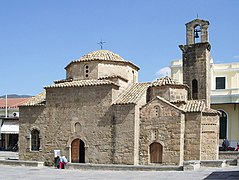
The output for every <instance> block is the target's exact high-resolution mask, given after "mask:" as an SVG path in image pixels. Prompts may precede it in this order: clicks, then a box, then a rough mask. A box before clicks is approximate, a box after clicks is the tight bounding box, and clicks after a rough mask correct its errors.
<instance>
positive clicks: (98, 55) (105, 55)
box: [65, 50, 139, 70]
mask: <svg viewBox="0 0 239 180" xmlns="http://www.w3.org/2000/svg"><path fill="white" fill-rule="evenodd" d="M84 61H109V62H124V63H126V64H131V65H133V66H134V67H135V68H136V69H138V70H139V67H137V66H136V65H135V64H133V63H132V62H130V61H127V60H124V59H123V58H122V57H121V56H120V55H118V54H116V53H114V52H112V51H109V50H96V51H93V52H90V53H88V54H86V55H84V56H82V57H81V58H80V59H77V60H73V61H71V62H70V63H69V64H68V65H67V66H66V67H65V68H67V67H68V66H69V65H71V64H72V63H76V62H84Z"/></svg>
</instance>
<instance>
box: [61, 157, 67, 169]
mask: <svg viewBox="0 0 239 180" xmlns="http://www.w3.org/2000/svg"><path fill="white" fill-rule="evenodd" d="M66 163H68V160H67V159H66V157H65V156H61V157H60V163H59V169H64V168H65V164H66Z"/></svg>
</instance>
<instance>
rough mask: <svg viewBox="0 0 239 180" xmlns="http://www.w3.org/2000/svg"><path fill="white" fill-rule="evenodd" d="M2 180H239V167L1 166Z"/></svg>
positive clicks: (0, 175) (0, 176)
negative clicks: (84, 168)
mask: <svg viewBox="0 0 239 180" xmlns="http://www.w3.org/2000/svg"><path fill="white" fill-rule="evenodd" d="M0 179H4V180H15V179H24V180H25V179H27V180H31V179H34V180H38V179H41V180H42V179H74V180H76V179H90V180H91V179H98V180H105V179H108V180H111V179H116V180H117V179H118V180H119V179H130V180H131V179H133V180H134V179H135V180H136V179H137V180H141V179H142V180H147V179H150V180H154V179H155V180H156V179H174V180H175V179H186V180H187V179H190V180H191V179H195V180H197V179H239V167H237V166H234V167H232V166H231V167H227V168H204V169H200V170H197V171H102V170H98V171H92V170H87V171H80V170H70V169H55V168H53V167H42V168H35V167H24V166H3V165H0Z"/></svg>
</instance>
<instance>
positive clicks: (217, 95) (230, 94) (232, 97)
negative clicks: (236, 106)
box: [211, 88, 239, 104]
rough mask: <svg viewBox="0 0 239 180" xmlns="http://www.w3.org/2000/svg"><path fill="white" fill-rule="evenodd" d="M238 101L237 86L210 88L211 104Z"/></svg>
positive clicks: (238, 89) (238, 90) (238, 91)
mask: <svg viewBox="0 0 239 180" xmlns="http://www.w3.org/2000/svg"><path fill="white" fill-rule="evenodd" d="M228 103H239V88H232V89H216V90H211V104H228Z"/></svg>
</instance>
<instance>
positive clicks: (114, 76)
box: [99, 75, 128, 82]
mask: <svg viewBox="0 0 239 180" xmlns="http://www.w3.org/2000/svg"><path fill="white" fill-rule="evenodd" d="M112 78H119V79H122V80H124V81H126V82H128V80H127V79H125V78H123V77H122V76H118V75H112V76H103V77H100V78H99V80H102V79H112Z"/></svg>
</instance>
